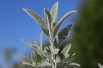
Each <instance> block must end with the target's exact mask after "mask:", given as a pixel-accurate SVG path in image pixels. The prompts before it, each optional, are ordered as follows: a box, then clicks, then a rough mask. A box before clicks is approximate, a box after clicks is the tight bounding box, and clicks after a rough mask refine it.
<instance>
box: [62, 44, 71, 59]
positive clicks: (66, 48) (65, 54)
mask: <svg viewBox="0 0 103 68" xmlns="http://www.w3.org/2000/svg"><path fill="white" fill-rule="evenodd" d="M70 48H71V44H68V45H67V46H65V48H64V49H63V50H62V51H61V53H62V54H63V55H64V56H65V58H67V57H68V56H69V54H68V52H69V51H70Z"/></svg>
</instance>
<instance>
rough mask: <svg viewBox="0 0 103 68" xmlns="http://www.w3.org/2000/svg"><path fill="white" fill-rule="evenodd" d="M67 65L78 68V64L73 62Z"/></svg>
mask: <svg viewBox="0 0 103 68" xmlns="http://www.w3.org/2000/svg"><path fill="white" fill-rule="evenodd" d="M69 65H70V66H80V65H79V64H78V63H74V62H72V63H70V64H69Z"/></svg>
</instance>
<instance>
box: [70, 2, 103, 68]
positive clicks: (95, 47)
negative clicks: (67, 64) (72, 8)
mask: <svg viewBox="0 0 103 68" xmlns="http://www.w3.org/2000/svg"><path fill="white" fill-rule="evenodd" d="M84 1H85V2H83V4H82V5H81V7H80V9H79V11H78V12H79V16H80V17H79V18H78V20H77V21H76V23H75V26H74V33H73V37H72V43H71V44H72V46H73V47H72V48H73V49H72V50H74V51H73V52H76V53H77V55H76V56H75V57H76V58H77V59H75V61H76V62H78V63H79V64H80V65H81V68H98V65H97V63H98V62H99V63H101V64H103V59H102V58H103V0H101V1H100V0H84Z"/></svg>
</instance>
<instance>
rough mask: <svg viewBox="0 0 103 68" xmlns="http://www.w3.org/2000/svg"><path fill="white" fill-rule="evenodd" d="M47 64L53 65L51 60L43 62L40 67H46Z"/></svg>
mask: <svg viewBox="0 0 103 68" xmlns="http://www.w3.org/2000/svg"><path fill="white" fill-rule="evenodd" d="M46 66H51V64H50V63H49V62H46V61H44V62H42V63H41V64H40V65H39V66H38V67H46Z"/></svg>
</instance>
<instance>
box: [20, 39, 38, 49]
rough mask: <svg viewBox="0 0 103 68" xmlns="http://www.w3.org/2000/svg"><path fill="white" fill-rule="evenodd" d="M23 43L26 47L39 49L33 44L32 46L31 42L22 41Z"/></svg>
mask: <svg viewBox="0 0 103 68" xmlns="http://www.w3.org/2000/svg"><path fill="white" fill-rule="evenodd" d="M21 41H22V42H23V43H25V44H26V45H28V46H30V47H31V48H33V49H37V48H38V47H37V46H34V45H33V44H31V43H29V42H27V41H26V40H23V39H22V40H21Z"/></svg>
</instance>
